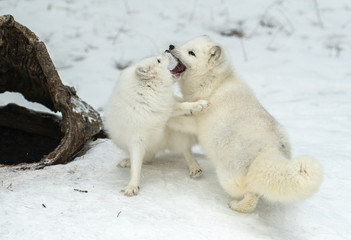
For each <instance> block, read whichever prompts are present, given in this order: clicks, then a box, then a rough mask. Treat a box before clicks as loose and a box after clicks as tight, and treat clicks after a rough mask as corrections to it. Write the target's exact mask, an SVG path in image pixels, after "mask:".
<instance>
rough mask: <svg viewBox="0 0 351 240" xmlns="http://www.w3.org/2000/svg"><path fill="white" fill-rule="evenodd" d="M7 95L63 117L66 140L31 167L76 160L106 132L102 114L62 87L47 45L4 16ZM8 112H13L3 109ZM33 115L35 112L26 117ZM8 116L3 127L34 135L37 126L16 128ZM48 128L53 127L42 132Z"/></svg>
mask: <svg viewBox="0 0 351 240" xmlns="http://www.w3.org/2000/svg"><path fill="white" fill-rule="evenodd" d="M6 91H10V92H19V93H21V94H22V95H23V96H24V97H25V98H26V99H27V100H29V101H32V102H37V103H41V104H43V105H44V106H46V107H48V108H49V109H51V110H52V111H55V112H56V111H59V112H61V113H62V119H60V122H59V124H60V129H61V132H62V135H63V137H62V139H61V141H60V143H59V145H58V146H57V147H56V148H55V149H54V150H53V151H52V152H50V153H49V154H48V155H47V156H46V157H43V158H42V159H41V161H40V162H39V163H37V164H35V166H34V165H32V166H31V167H33V166H34V167H35V168H40V167H44V166H47V165H52V164H59V163H67V162H69V161H71V160H73V158H74V157H75V156H76V154H77V153H79V151H80V150H81V149H82V148H83V147H84V145H85V144H86V143H87V141H88V140H89V139H91V138H93V136H94V135H96V134H98V133H99V132H100V131H101V130H102V121H101V118H100V116H99V114H98V113H97V112H96V111H95V110H94V109H93V108H92V107H91V106H89V105H88V104H87V103H86V102H84V101H82V100H81V99H80V98H79V97H78V96H77V94H76V91H75V90H74V88H72V87H68V86H65V85H63V84H62V82H61V80H60V77H59V75H58V73H57V71H56V68H55V66H54V64H53V62H52V61H51V58H50V56H49V54H48V52H47V49H46V47H45V44H44V43H43V42H41V41H39V39H38V37H37V36H36V35H35V34H34V33H33V32H32V31H30V30H29V29H28V28H26V27H24V26H23V25H21V24H19V23H17V22H16V21H15V20H14V18H13V17H12V16H11V15H4V16H0V93H3V92H6ZM6 111H9V109H7V110H6V109H3V112H6ZM24 112H25V111H24ZM24 112H23V111H22V114H25V113H24ZM29 113H33V111H29V112H27V113H26V114H27V115H30V114H29ZM39 115H40V114H39ZM4 116H5V115H3V116H0V120H1V121H0V126H7V127H12V128H17V129H19V127H18V126H19V125H21V130H24V131H26V132H29V133H30V132H33V124H32V125H30V124H29V123H28V124H20V123H17V124H16V123H14V122H13V121H16V117H14V119H11V118H9V120H7V117H4ZM9 121H11V122H12V123H11V124H12V125H14V126H10V125H11V124H9V123H8V122H9ZM4 122H5V123H4ZM6 122H7V123H6ZM51 127H52V126H51ZM46 128H50V126H49V125H48V126H47V127H44V128H43V127H42V130H43V129H46ZM37 130H38V129H37ZM45 131H47V130H45ZM54 131H55V130H54ZM44 135H45V134H44ZM33 148H35V146H33Z"/></svg>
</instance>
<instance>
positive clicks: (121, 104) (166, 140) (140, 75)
mask: <svg viewBox="0 0 351 240" xmlns="http://www.w3.org/2000/svg"><path fill="white" fill-rule="evenodd" d="M171 58H172V56H171V55H170V54H169V53H164V54H162V55H161V56H158V57H151V58H148V59H144V60H143V61H141V62H140V63H139V64H137V65H136V66H132V67H129V68H127V69H126V70H124V71H123V72H122V73H121V76H120V79H119V81H118V83H117V85H116V87H115V89H114V91H113V93H112V97H111V98H110V100H109V102H108V104H107V106H106V109H105V128H106V130H107V132H108V134H109V136H110V137H111V139H112V141H113V142H114V143H115V144H116V145H117V146H119V147H120V148H121V149H123V150H124V151H126V152H127V153H129V155H130V158H127V159H124V160H122V161H121V162H120V163H119V164H118V166H119V167H131V179H130V182H129V184H128V186H127V187H126V188H125V189H124V190H122V191H123V192H124V193H125V195H127V196H133V195H136V194H137V193H138V191H139V184H140V172H141V166H142V163H143V161H144V162H149V161H151V160H152V159H153V158H154V156H155V154H156V153H157V152H159V151H162V150H165V149H166V148H168V149H170V150H172V151H177V152H182V153H183V155H184V157H185V159H186V161H187V163H188V167H189V171H190V177H198V176H200V175H201V173H202V171H201V169H200V167H199V164H198V163H197V161H196V160H195V159H194V158H193V156H192V154H191V147H192V146H193V145H194V144H195V137H194V136H191V135H188V134H184V133H181V132H176V131H172V130H171V129H170V128H168V127H167V120H168V119H169V118H170V117H172V116H179V115H191V114H196V113H197V112H201V111H202V110H203V109H204V108H206V107H208V102H207V101H205V100H203V101H202V100H200V101H197V102H194V103H188V102H183V103H182V102H178V101H177V99H176V97H175V96H174V95H173V88H172V85H173V83H174V82H175V79H176V78H177V75H176V74H172V73H171V72H170V71H169V70H168V67H169V64H170V59H171Z"/></svg>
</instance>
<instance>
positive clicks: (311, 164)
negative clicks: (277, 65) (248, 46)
mask: <svg viewBox="0 0 351 240" xmlns="http://www.w3.org/2000/svg"><path fill="white" fill-rule="evenodd" d="M169 51H170V52H171V54H172V55H173V56H174V57H175V58H177V59H178V65H177V67H175V68H174V69H173V71H172V72H173V73H174V74H178V75H180V80H179V82H180V88H181V91H182V93H183V97H184V100H185V101H197V100H199V99H205V100H208V101H209V102H210V103H211V107H210V108H209V109H208V110H207V111H204V112H202V113H199V114H197V115H196V116H194V117H193V119H189V118H187V119H185V118H183V117H180V118H178V119H177V120H175V119H174V121H173V120H172V121H171V122H170V123H172V126H173V127H176V128H178V129H179V130H181V131H184V132H188V133H193V134H196V135H197V137H198V141H199V144H200V146H201V147H202V149H203V151H204V153H205V155H206V156H207V157H208V158H209V159H210V160H211V161H212V162H213V163H214V165H215V167H216V170H217V175H218V179H219V182H220V184H221V185H222V187H223V188H224V190H225V191H226V192H227V193H228V194H230V195H231V196H232V197H234V198H242V199H241V200H240V201H237V200H233V201H232V202H230V203H229V206H230V207H231V208H232V209H233V210H236V211H238V212H244V213H247V212H252V211H253V210H254V209H255V207H256V204H257V202H258V200H259V197H260V196H262V197H264V198H266V199H268V200H271V201H280V202H292V201H297V200H300V199H304V198H306V197H308V196H310V195H312V194H313V193H314V192H316V191H317V189H318V187H319V185H320V184H321V182H322V176H323V171H322V167H321V165H320V164H319V162H318V161H316V160H315V159H313V158H312V157H309V156H303V157H298V158H293V159H291V156H290V143H289V140H288V137H287V134H286V133H285V131H284V129H283V127H282V126H281V125H280V124H279V123H278V122H277V121H276V120H275V119H274V118H273V117H272V116H271V115H270V114H269V113H268V112H267V111H266V110H265V109H264V108H263V107H262V106H261V104H260V103H259V102H258V100H257V99H256V97H255V96H254V94H253V92H252V91H251V89H250V88H249V87H248V86H247V85H246V84H245V83H244V82H243V81H242V80H240V79H239V78H238V77H237V75H236V74H235V71H234V70H233V68H232V65H231V62H230V59H229V57H228V56H227V54H226V52H225V51H224V49H223V48H222V47H221V46H219V45H218V44H216V43H215V42H213V41H212V40H211V39H210V38H209V37H207V36H202V37H198V38H195V39H193V40H191V41H189V42H187V43H185V44H184V45H181V46H174V45H170V46H169ZM190 120H191V121H190Z"/></svg>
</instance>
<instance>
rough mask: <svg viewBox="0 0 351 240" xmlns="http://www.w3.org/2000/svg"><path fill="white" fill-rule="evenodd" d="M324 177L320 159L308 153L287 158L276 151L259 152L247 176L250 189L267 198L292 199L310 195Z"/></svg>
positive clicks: (282, 200)
mask: <svg viewBox="0 0 351 240" xmlns="http://www.w3.org/2000/svg"><path fill="white" fill-rule="evenodd" d="M322 179H323V169H322V166H321V165H320V164H319V162H318V161H317V160H315V159H313V158H312V157H309V156H301V157H297V158H294V159H291V160H289V159H287V158H286V157H284V156H283V155H282V154H281V153H280V152H279V151H277V150H272V151H267V152H264V153H261V154H260V155H259V156H258V157H257V158H256V159H255V161H254V162H253V163H252V164H251V166H250V168H249V172H248V175H247V180H248V184H249V186H248V187H249V189H251V190H253V191H254V192H256V193H258V194H261V195H263V197H264V198H266V199H268V200H270V201H279V202H294V201H298V200H302V199H304V198H307V197H309V196H311V195H312V194H313V193H314V192H316V191H317V190H318V188H319V186H320V184H321V182H322Z"/></svg>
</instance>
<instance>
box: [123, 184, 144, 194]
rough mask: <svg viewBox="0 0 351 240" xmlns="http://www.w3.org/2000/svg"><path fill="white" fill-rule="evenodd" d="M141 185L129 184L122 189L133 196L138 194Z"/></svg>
mask: <svg viewBox="0 0 351 240" xmlns="http://www.w3.org/2000/svg"><path fill="white" fill-rule="evenodd" d="M139 189H140V187H139V186H129V185H128V186H127V187H126V188H124V189H122V190H121V192H123V193H124V195H125V196H127V197H133V196H136V195H138V192H139Z"/></svg>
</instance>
